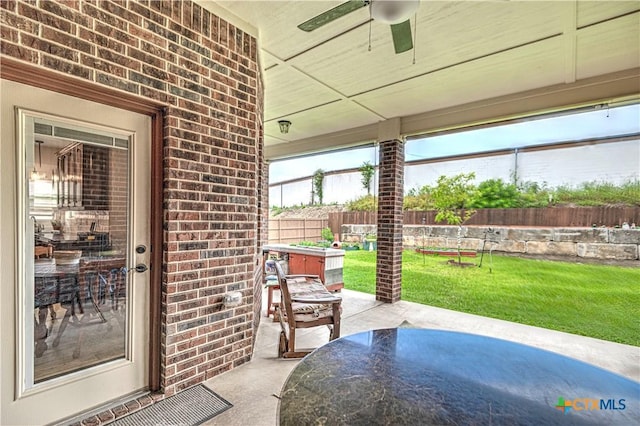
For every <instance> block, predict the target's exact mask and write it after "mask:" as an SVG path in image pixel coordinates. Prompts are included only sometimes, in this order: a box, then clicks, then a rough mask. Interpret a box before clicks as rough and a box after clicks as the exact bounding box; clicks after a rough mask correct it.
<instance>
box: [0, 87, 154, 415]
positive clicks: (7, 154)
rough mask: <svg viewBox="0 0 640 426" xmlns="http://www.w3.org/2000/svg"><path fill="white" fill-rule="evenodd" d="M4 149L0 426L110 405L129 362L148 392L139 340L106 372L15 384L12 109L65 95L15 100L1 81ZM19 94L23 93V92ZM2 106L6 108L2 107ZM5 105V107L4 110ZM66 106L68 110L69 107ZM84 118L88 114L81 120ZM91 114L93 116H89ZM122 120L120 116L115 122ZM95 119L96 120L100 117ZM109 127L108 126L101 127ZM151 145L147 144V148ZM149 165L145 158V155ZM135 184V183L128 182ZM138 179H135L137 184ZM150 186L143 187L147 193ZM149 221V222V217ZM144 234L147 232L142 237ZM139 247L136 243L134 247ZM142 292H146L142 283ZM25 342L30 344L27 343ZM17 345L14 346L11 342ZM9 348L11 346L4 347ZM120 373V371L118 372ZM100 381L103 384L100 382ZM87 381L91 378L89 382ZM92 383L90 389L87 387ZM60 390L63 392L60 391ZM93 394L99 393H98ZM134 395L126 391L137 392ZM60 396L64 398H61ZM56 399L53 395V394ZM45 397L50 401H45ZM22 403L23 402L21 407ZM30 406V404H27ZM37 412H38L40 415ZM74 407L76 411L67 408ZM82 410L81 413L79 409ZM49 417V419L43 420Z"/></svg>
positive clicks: (17, 268)
mask: <svg viewBox="0 0 640 426" xmlns="http://www.w3.org/2000/svg"><path fill="white" fill-rule="evenodd" d="M1 83H2V94H3V96H2V101H3V108H2V116H1V117H0V118H1V120H2V129H3V130H2V144H1V146H0V163H1V164H2V171H1V172H0V199H1V200H2V203H1V204H2V206H1V207H0V223H1V224H2V226H1V227H0V259H2V267H1V268H0V307H1V309H2V314H1V316H2V318H3V319H4V321H3V322H2V324H1V325H0V336H1V337H0V338H1V340H2V341H3V342H5V343H4V344H3V345H2V349H1V350H0V365H1V366H2V379H1V381H0V397H1V401H0V423H1V424H14V423H43V422H50V421H56V420H60V419H62V418H65V417H68V416H70V415H74V414H77V412H78V410H81V411H82V410H86V409H90V408H93V407H96V406H99V405H102V404H104V403H106V402H108V401H109V400H110V399H114V398H116V397H122V396H123V391H122V387H120V386H118V383H111V384H109V383H108V382H107V383H105V379H104V377H106V376H105V374H107V375H113V374H114V373H115V372H116V371H117V370H119V369H122V368H124V369H126V366H125V365H124V364H131V362H132V361H133V360H134V359H136V358H137V361H142V363H143V364H142V367H140V364H138V365H137V367H136V368H137V370H138V371H137V372H135V373H133V370H130V373H131V374H135V375H138V376H139V377H137V379H136V381H137V383H140V384H141V385H140V386H142V387H143V388H144V387H147V386H149V378H148V372H149V371H148V370H147V365H146V364H147V360H148V356H149V355H148V350H149V347H148V345H147V338H146V337H142V336H138V339H139V340H142V343H140V342H138V346H137V349H133V348H132V352H131V354H130V355H131V356H130V359H128V360H126V361H122V362H114V363H111V364H108V365H107V366H104V367H100V368H96V369H90V370H92V371H90V372H88V373H87V372H85V373H81V372H79V373H78V374H75V373H74V374H72V375H70V376H69V377H65V378H63V379H61V380H53V381H51V382H45V384H43V385H42V386H35V387H29V386H26V387H25V386H24V384H23V383H20V382H17V381H16V380H17V379H19V378H23V377H24V374H25V372H26V371H25V368H24V365H22V366H21V363H20V362H18V361H19V358H18V357H21V358H20V359H22V358H24V354H22V353H21V348H24V347H25V344H26V342H25V330H24V327H23V325H22V324H19V323H18V321H17V320H16V319H17V318H18V317H19V316H18V314H19V313H20V310H21V307H20V306H17V304H16V303H15V302H14V301H16V300H17V297H18V296H19V292H17V291H16V290H17V288H20V287H18V285H17V284H18V283H20V282H21V280H20V279H19V277H20V276H21V275H22V274H21V272H22V271H21V269H22V266H21V262H20V255H19V253H18V251H17V250H16V248H17V245H16V243H17V241H18V240H19V233H20V231H19V230H21V229H23V228H24V223H22V222H21V220H20V219H19V215H18V214H17V212H18V211H19V210H20V209H19V208H18V207H19V205H18V204H19V197H18V196H19V194H18V193H16V190H18V189H19V188H21V186H20V185H21V184H24V182H19V180H17V179H16V178H17V175H18V171H19V170H23V169H22V167H23V166H24V165H23V164H21V160H20V158H21V156H19V155H16V152H17V149H16V136H17V134H18V132H17V129H16V120H15V110H14V108H13V105H18V106H22V107H25V108H28V109H31V110H41V109H46V108H49V109H53V108H55V106H56V105H58V106H59V105H61V104H60V102H63V104H64V102H65V101H66V102H68V101H69V99H68V98H66V97H64V95H61V94H58V93H53V92H50V91H45V90H42V89H36V88H33V87H28V88H26V90H28V92H27V93H28V96H26V97H25V96H24V95H25V92H22V95H20V94H19V92H20V89H21V85H18V84H17V83H13V82H9V81H6V80H2V82H1ZM22 89H25V88H24V87H22ZM5 102H6V104H5ZM73 104H75V106H74V108H76V109H73V108H72V109H73V116H74V117H77V118H79V119H81V120H83V121H94V120H95V117H96V115H95V113H96V111H105V109H106V110H107V111H109V113H108V114H107V115H108V116H109V117H110V120H108V121H111V117H113V114H115V117H117V119H116V122H118V123H123V124H124V123H127V121H126V120H127V118H126V117H127V116H129V117H131V116H132V113H131V112H129V111H123V110H116V109H115V108H112V107H107V106H105V105H97V104H95V103H94V102H89V101H86V100H82V99H77V98H74V99H73ZM5 105H9V106H8V107H6V106H5ZM67 106H68V105H67ZM85 113H86V114H85ZM91 114H94V115H93V116H92V115H91ZM118 114H120V116H118ZM134 115H135V114H134ZM98 116H99V115H98ZM146 123H147V124H146V125H145V127H146V128H147V130H146V134H139V135H138V137H140V138H146V139H148V140H149V141H150V140H151V119H150V118H149V117H146ZM104 124H107V123H104ZM149 145H150V143H149ZM145 156H146V157H147V159H148V156H149V153H148V152H147V154H145ZM144 163H146V164H142V165H140V164H138V165H139V167H138V172H139V173H141V176H142V175H145V176H147V179H148V177H149V176H150V174H151V173H150V171H149V164H148V161H146V162H144ZM132 178H133V177H132ZM139 178H140V177H139V176H136V179H139ZM147 188H148V186H145V192H146V189H147ZM147 216H149V215H148V214H147ZM143 222H144V223H145V224H147V225H145V226H148V220H147V218H145V220H144V221H143ZM144 232H145V233H146V234H148V229H147V230H146V231H144ZM134 243H136V244H138V243H140V241H134ZM144 243H146V245H147V246H149V245H151V243H150V241H144ZM129 257H130V259H132V260H136V261H137V260H138V259H137V258H136V256H134V255H131V256H129ZM144 286H145V287H146V286H148V283H145V284H144ZM145 299H146V300H140V299H139V302H142V305H141V306H140V307H139V308H138V309H142V311H143V315H144V317H145V318H146V319H145V320H144V323H143V324H142V328H143V329H144V334H145V335H146V334H147V333H148V331H149V330H150V329H151V327H150V326H149V323H148V321H149V315H148V313H149V307H148V306H149V305H148V298H147V296H145ZM26 340H27V341H28V339H26ZM11 341H15V343H16V344H11V343H9V342H11ZM7 343H9V344H7ZM14 365H18V366H20V368H18V369H15V368H13V366H14ZM121 371H124V370H121ZM101 375H102V379H100V377H101ZM89 376H90V377H89ZM92 380H94V383H93V385H91V381H92ZM96 383H100V384H101V386H100V387H98V386H95V384H96ZM87 385H90V392H88V391H87V390H88V389H87V388H86V386H87ZM60 386H63V387H61V388H60ZM54 388H55V389H58V392H57V393H62V392H65V393H67V395H65V397H66V398H67V400H68V399H69V398H73V397H74V396H73V395H79V396H82V397H83V398H86V399H85V400H84V401H83V402H82V403H81V404H79V405H75V406H73V404H56V403H55V402H54V401H53V400H51V399H50V395H51V390H52V389H54ZM96 389H100V391H99V392H96V391H95V390H96ZM135 390H137V389H130V391H135ZM60 391H62V392H60ZM54 393H55V392H54ZM47 395H49V397H47ZM25 401H26V402H25ZM29 401H32V402H33V404H32V403H30V402H29ZM38 407H39V409H38ZM71 407H75V408H71ZM78 407H82V408H78ZM45 413H46V414H47V415H49V417H47V416H45V415H44V414H45Z"/></svg>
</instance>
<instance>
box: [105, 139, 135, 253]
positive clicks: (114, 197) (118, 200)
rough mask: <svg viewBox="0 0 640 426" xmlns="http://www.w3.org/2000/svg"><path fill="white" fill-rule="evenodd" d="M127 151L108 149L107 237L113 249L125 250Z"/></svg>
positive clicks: (127, 213)
mask: <svg viewBox="0 0 640 426" xmlns="http://www.w3.org/2000/svg"><path fill="white" fill-rule="evenodd" d="M129 167H130V165H129V151H128V150H122V149H110V150H109V166H108V170H109V176H108V180H109V183H108V185H107V187H108V190H109V192H108V200H109V205H108V210H109V237H110V239H111V244H112V246H113V249H114V250H119V251H124V250H126V241H127V225H128V215H129V211H128V210H129V202H128V194H129Z"/></svg>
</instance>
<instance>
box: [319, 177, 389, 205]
mask: <svg viewBox="0 0 640 426" xmlns="http://www.w3.org/2000/svg"><path fill="white" fill-rule="evenodd" d="M323 188H324V194H323V195H324V199H323V201H324V203H325V204H330V203H338V204H344V203H346V202H349V201H353V200H355V199H357V198H360V197H363V196H365V195H367V190H366V189H365V188H364V187H363V186H362V173H360V172H349V173H340V174H331V175H327V176H325V177H324V187H323ZM377 190H378V173H377V172H376V174H375V175H374V176H373V178H372V179H371V193H372V194H374V193H376V192H377Z"/></svg>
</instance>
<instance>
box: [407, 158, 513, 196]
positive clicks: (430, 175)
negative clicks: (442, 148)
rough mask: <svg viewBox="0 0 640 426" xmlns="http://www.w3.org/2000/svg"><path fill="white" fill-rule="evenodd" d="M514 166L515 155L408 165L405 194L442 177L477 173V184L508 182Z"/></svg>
mask: <svg viewBox="0 0 640 426" xmlns="http://www.w3.org/2000/svg"><path fill="white" fill-rule="evenodd" d="M514 166H515V157H514V155H513V154H506V155H497V156H493V157H479V158H470V159H461V160H449V161H443V162H438V163H427V164H416V165H407V166H406V167H405V171H404V189H405V192H406V191H409V190H410V189H420V188H422V187H423V186H425V185H435V183H436V182H437V180H438V178H439V177H440V176H442V175H445V176H454V175H457V174H460V173H469V172H475V173H476V179H475V182H476V183H478V182H482V181H483V180H487V179H497V178H502V180H504V181H507V182H508V181H509V180H510V179H511V174H512V173H513V169H514Z"/></svg>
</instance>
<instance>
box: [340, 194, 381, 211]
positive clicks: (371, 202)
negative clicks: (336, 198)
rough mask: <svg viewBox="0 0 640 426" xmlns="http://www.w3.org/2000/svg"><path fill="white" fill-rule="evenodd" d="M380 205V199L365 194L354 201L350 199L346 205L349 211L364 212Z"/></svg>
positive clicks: (373, 209)
mask: <svg viewBox="0 0 640 426" xmlns="http://www.w3.org/2000/svg"><path fill="white" fill-rule="evenodd" d="M377 206H378V200H377V199H376V197H374V196H373V195H365V196H364V197H360V198H356V199H355V200H353V201H349V202H348V203H347V205H346V208H347V210H348V211H352V212H363V211H375V210H376V209H377Z"/></svg>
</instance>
